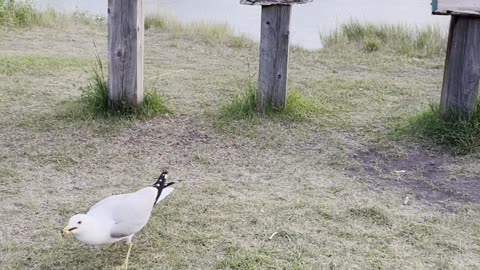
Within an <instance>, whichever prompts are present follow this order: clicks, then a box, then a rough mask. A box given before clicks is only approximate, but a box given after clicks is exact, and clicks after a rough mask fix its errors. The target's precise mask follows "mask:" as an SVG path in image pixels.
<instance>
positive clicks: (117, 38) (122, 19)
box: [108, 0, 144, 106]
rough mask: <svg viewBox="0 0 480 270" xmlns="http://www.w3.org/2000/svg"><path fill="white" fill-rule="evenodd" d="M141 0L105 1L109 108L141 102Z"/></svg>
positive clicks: (136, 104) (142, 27) (142, 26)
mask: <svg viewBox="0 0 480 270" xmlns="http://www.w3.org/2000/svg"><path fill="white" fill-rule="evenodd" d="M143 20H144V19H143V0H108V97H109V102H110V106H116V105H118V104H119V103H120V102H127V103H128V104H129V105H132V106H139V105H141V104H142V102H143V62H144V60H143V59H144V58H143V31H144V30H143V29H144V25H143Z"/></svg>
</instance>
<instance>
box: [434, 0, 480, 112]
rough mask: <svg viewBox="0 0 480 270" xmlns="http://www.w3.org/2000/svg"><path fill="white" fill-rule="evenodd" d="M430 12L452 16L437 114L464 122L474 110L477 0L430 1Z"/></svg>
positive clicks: (479, 49)
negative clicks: (453, 116) (454, 117)
mask: <svg viewBox="0 0 480 270" xmlns="http://www.w3.org/2000/svg"><path fill="white" fill-rule="evenodd" d="M432 9H433V14H440V15H452V18H451V22H450V31H449V34H448V46H447V56H446V58H445V72H444V77H443V87H442V95H441V99H440V110H441V113H442V115H443V116H445V117H448V116H449V115H450V114H451V113H455V114H458V116H460V117H463V118H467V117H469V116H470V115H472V114H473V113H475V111H476V109H477V99H478V86H479V82H480V0H433V2H432Z"/></svg>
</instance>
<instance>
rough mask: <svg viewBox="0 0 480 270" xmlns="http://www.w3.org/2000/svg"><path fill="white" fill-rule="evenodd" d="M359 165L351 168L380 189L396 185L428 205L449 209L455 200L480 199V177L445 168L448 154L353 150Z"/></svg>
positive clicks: (355, 173) (476, 201) (475, 200)
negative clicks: (390, 155)
mask: <svg viewBox="0 0 480 270" xmlns="http://www.w3.org/2000/svg"><path fill="white" fill-rule="evenodd" d="M352 158H353V159H355V160H356V161H357V162H356V164H357V165H356V166H353V167H350V168H348V169H347V174H348V175H349V176H357V177H361V178H364V179H367V178H368V180H369V181H372V182H373V184H375V185H377V187H378V188H380V189H385V188H392V187H393V188H395V189H399V190H400V191H402V192H405V193H406V194H408V195H407V196H410V197H411V196H413V198H415V199H416V201H420V202H421V203H424V204H428V205H440V206H442V207H444V208H445V209H447V210H450V209H451V206H452V203H467V204H479V203H480V198H479V197H480V177H463V176H456V175H451V174H449V173H448V171H446V170H445V169H444V168H443V165H444V164H445V163H446V162H447V160H448V157H447V156H436V155H434V154H431V153H428V152H426V151H425V150H419V149H412V150H410V151H409V152H408V154H407V155H405V156H403V157H389V156H385V155H382V154H381V153H379V152H376V151H374V150H367V151H361V152H357V153H355V154H353V156H352Z"/></svg>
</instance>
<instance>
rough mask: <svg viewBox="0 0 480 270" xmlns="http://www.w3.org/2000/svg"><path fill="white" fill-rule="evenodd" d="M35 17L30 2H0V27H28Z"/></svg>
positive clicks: (3, 0)
mask: <svg viewBox="0 0 480 270" xmlns="http://www.w3.org/2000/svg"><path fill="white" fill-rule="evenodd" d="M37 17H38V12H37V10H36V9H35V7H34V6H33V3H32V2H31V1H16V0H0V26H3V27H12V26H18V27H25V26H30V25H31V24H32V23H33V22H34V21H35V20H36V18H37Z"/></svg>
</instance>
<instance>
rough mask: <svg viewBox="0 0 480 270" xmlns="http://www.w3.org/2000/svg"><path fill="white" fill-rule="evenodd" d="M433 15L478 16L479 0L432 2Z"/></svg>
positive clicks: (479, 9) (436, 0)
mask: <svg viewBox="0 0 480 270" xmlns="http://www.w3.org/2000/svg"><path fill="white" fill-rule="evenodd" d="M432 9H433V14H439V15H462V14H464V15H474V16H480V0H433V1H432Z"/></svg>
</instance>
